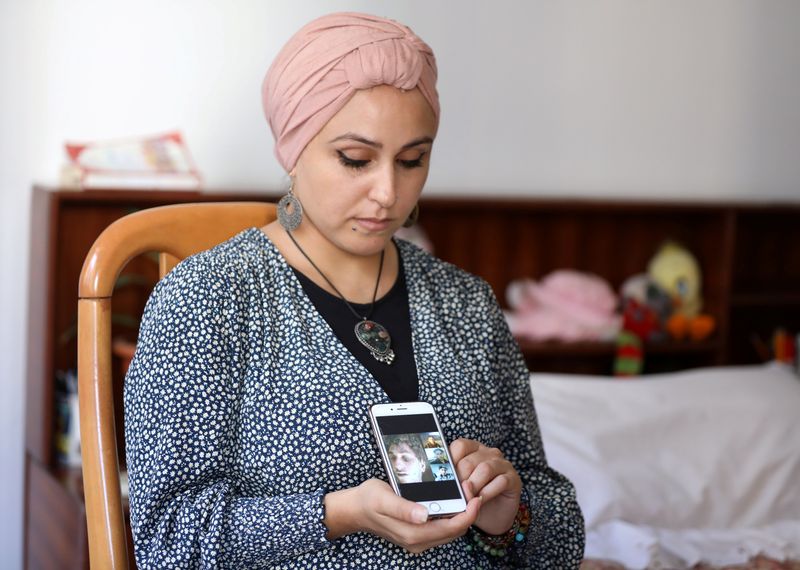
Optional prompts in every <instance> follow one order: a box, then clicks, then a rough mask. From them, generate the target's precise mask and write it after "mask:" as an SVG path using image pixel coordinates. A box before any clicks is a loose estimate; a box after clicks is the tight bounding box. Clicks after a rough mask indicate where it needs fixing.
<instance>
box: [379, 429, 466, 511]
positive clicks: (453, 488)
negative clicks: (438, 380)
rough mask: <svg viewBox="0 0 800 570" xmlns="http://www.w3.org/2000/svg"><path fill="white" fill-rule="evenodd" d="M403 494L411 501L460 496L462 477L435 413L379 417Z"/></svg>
mask: <svg viewBox="0 0 800 570" xmlns="http://www.w3.org/2000/svg"><path fill="white" fill-rule="evenodd" d="M376 421H377V423H378V429H379V430H380V434H381V438H382V439H383V443H384V445H385V449H386V455H387V457H388V459H389V465H390V467H391V469H392V472H393V474H394V476H395V479H396V480H397V486H398V489H399V491H400V495H401V496H402V497H403V498H405V499H408V500H410V501H415V502H420V501H441V500H446V499H460V498H461V494H460V493H459V488H458V485H459V483H458V479H457V477H456V473H455V470H454V467H453V463H452V462H451V460H450V455H449V453H448V452H447V446H446V445H445V444H444V438H443V437H442V434H441V433H439V431H438V430H437V429H436V421H435V420H434V419H433V416H432V415H431V414H409V415H401V416H380V417H377V418H376Z"/></svg>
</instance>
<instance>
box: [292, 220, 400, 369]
mask: <svg viewBox="0 0 800 570" xmlns="http://www.w3.org/2000/svg"><path fill="white" fill-rule="evenodd" d="M286 233H287V234H289V239H291V240H292V243H294V245H295V246H296V247H297V249H298V250H300V253H302V254H303V257H305V258H306V259H307V260H308V262H309V263H310V264H311V266H312V267H313V268H314V269H316V270H317V273H319V274H320V275H321V276H322V278H323V279H324V280H325V282H326V283H327V284H328V285H330V286H331V289H333V290H334V291H336V294H337V295H338V296H339V298H340V299H341V300H342V301H344V304H345V305H347V308H348V309H350V312H351V313H353V315H355V317H356V319H358V322H357V323H356V326H355V329H354V331H355V333H356V338H357V339H358V342H360V343H361V344H363V345H364V346H366V347H367V348H368V349H369V351H370V353H371V354H372V356H373V357H374V358H375V360H377V361H379V362H383V363H385V364H391V363H392V361H394V351H393V350H392V348H391V346H392V337H391V336H390V335H389V331H388V330H386V327H385V326H383V325H382V324H380V323H376V322H375V321H371V320H370V319H369V318H370V316H372V311H373V309H374V308H375V299H376V298H377V296H378V287H379V286H380V283H381V274H382V273H383V258H384V256H385V254H386V250H383V251H381V261H380V265H379V266H378V279H377V280H376V281H375V290H374V291H373V292H372V304H371V305H370V306H369V312H368V313H367V314H366V316H361V315H359V314H358V312H356V310H355V309H354V308H353V306H352V305H351V304H350V303H349V302H348V301H347V299H345V297H344V295H342V294H341V293H340V292H339V290H338V289H337V288H336V285H334V284H333V283H332V282H331V280H330V279H328V277H327V276H326V275H325V274H324V273H323V272H322V270H321V269H320V268H319V267H317V264H316V263H314V262H313V261H312V260H311V258H310V257H309V256H308V254H307V253H306V252H305V250H303V248H302V247H300V244H299V243H297V240H296V239H294V236H293V235H292V232H290V231H288V230H287V231H286Z"/></svg>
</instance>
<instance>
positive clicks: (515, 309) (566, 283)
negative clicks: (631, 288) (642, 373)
mask: <svg viewBox="0 0 800 570" xmlns="http://www.w3.org/2000/svg"><path fill="white" fill-rule="evenodd" d="M506 300H507V301H508V305H509V307H511V309H512V311H510V312H506V320H507V321H508V326H509V328H510V329H511V332H512V333H513V334H514V336H516V337H520V338H526V339H530V340H535V341H545V340H560V341H568V342H575V341H582V340H589V341H608V340H612V339H614V338H615V337H616V335H617V333H618V332H619V330H620V325H621V323H622V318H621V316H620V315H619V314H617V313H616V309H617V305H618V300H617V296H616V294H615V293H614V291H613V290H612V289H611V287H610V286H609V284H608V283H607V282H606V281H605V280H604V279H602V278H601V277H598V276H597V275H592V274H589V273H583V272H580V271H574V270H567V269H562V270H557V271H554V272H552V273H550V274H549V275H547V276H546V277H544V278H543V279H542V280H541V282H539V283H537V282H536V281H534V280H532V279H520V280H516V281H513V282H511V283H510V284H509V286H508V288H507V290H506Z"/></svg>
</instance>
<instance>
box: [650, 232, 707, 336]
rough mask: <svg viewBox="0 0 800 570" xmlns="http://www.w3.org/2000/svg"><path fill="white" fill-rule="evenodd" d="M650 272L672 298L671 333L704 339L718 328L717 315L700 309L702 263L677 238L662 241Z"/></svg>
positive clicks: (669, 329) (652, 279)
mask: <svg viewBox="0 0 800 570" xmlns="http://www.w3.org/2000/svg"><path fill="white" fill-rule="evenodd" d="M647 275H648V277H649V278H650V280H651V281H652V282H653V283H655V284H656V285H657V286H658V287H660V288H661V289H662V290H663V291H664V292H665V293H666V294H667V295H668V296H669V298H670V299H671V300H672V313H671V315H670V316H669V317H668V318H667V320H666V322H665V324H664V328H665V329H666V330H667V331H668V332H669V334H670V336H672V337H673V338H675V339H676V340H682V339H684V338H686V337H689V338H691V339H692V340H703V339H704V338H707V337H708V336H709V335H710V334H711V333H712V332H713V331H714V328H715V325H716V322H715V321H714V318H713V317H712V316H710V315H707V314H702V313H701V312H700V311H701V309H702V306H703V301H702V296H701V285H702V282H701V275H700V266H699V264H698V263H697V259H695V257H694V256H693V255H692V254H691V253H690V252H689V251H688V250H687V249H686V248H684V247H682V246H680V245H678V244H677V243H674V242H667V243H665V244H664V245H662V246H661V248H660V249H659V250H658V253H656V255H655V256H654V257H653V259H651V260H650V264H649V265H648V267H647Z"/></svg>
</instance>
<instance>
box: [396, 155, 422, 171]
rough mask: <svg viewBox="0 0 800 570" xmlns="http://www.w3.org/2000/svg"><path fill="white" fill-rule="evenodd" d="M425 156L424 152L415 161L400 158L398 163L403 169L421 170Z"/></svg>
mask: <svg viewBox="0 0 800 570" xmlns="http://www.w3.org/2000/svg"><path fill="white" fill-rule="evenodd" d="M423 156H425V153H424V152H423V153H422V154H420V155H419V156H418V157H417V158H415V159H413V160H405V159H402V158H398V159H397V162H398V163H400V166H402V167H403V168H419V167H420V166H422V157H423Z"/></svg>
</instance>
